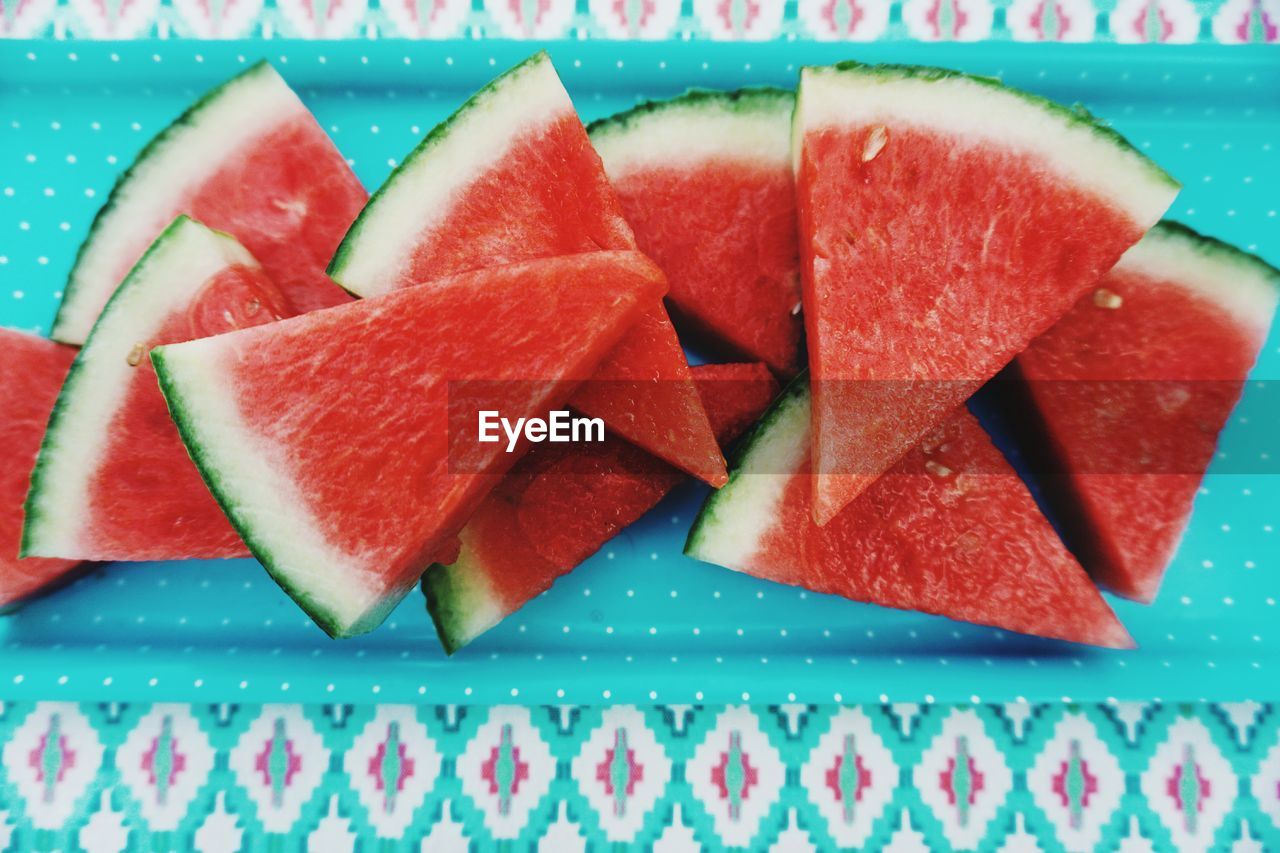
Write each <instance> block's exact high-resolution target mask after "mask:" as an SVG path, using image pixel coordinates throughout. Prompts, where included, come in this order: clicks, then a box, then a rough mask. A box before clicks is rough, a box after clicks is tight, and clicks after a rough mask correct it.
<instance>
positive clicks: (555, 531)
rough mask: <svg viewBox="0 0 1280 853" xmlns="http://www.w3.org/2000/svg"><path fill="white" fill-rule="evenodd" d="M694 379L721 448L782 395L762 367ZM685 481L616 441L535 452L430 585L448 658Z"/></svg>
mask: <svg viewBox="0 0 1280 853" xmlns="http://www.w3.org/2000/svg"><path fill="white" fill-rule="evenodd" d="M693 375H694V379H695V381H697V383H698V390H699V392H700V393H701V395H702V401H703V403H704V404H705V405H706V408H707V414H708V415H709V416H710V418H711V422H712V424H713V425H714V426H715V430H716V437H717V438H718V439H719V440H720V441H721V443H722V444H728V443H729V442H730V441H733V440H734V439H735V438H737V437H738V436H739V435H740V434H741V433H742V432H743V431H744V430H746V428H747V427H748V426H750V425H751V423H752V422H753V421H755V419H756V418H757V417H759V415H760V413H761V412H763V411H764V410H765V408H767V407H768V405H769V402H770V401H771V400H772V399H773V396H774V394H775V393H776V392H777V390H778V386H777V383H776V382H774V380H773V377H772V376H771V375H770V373H769V370H768V368H766V367H765V366H764V365H763V364H717V365H704V366H702V367H695V368H693ZM683 479H684V475H683V474H682V473H681V472H680V471H678V470H676V469H675V468H672V467H671V466H670V465H668V464H666V463H665V462H663V461H662V460H660V459H658V458H657V457H654V456H650V455H649V454H647V453H645V452H644V451H642V450H640V449H639V448H638V447H636V446H635V445H633V444H628V443H627V442H625V441H623V440H621V439H619V438H616V437H610V438H608V439H606V440H605V441H603V442H599V443H590V444H582V443H579V444H562V445H541V446H539V447H537V448H535V449H533V450H532V451H530V452H529V453H528V454H527V455H525V456H524V457H523V458H522V459H521V460H520V462H519V463H518V464H517V465H516V466H515V467H514V468H512V469H511V471H510V472H509V473H508V474H507V476H506V477H505V478H503V480H502V482H501V483H500V484H499V485H498V486H497V487H496V488H495V489H494V490H493V491H492V492H490V493H489V497H488V498H486V499H485V502H484V503H483V504H482V505H481V506H480V509H478V510H476V513H475V515H473V516H472V517H471V520H470V521H468V522H467V526H466V527H465V528H463V530H462V534H461V539H462V550H461V552H460V553H459V555H458V557H457V559H455V560H454V561H453V563H452V564H450V565H447V566H446V565H440V564H437V565H434V566H432V567H431V568H430V569H428V570H427V573H426V575H424V576H423V578H422V591H423V593H424V594H425V595H426V597H427V609H428V610H429V611H430V612H431V618H432V619H433V620H435V624H436V631H437V632H438V633H439V635H440V642H441V644H442V645H443V646H444V648H445V651H446V652H448V653H449V654H453V653H454V652H456V651H457V650H458V649H460V648H462V647H463V646H465V645H466V644H468V643H470V642H471V641H472V640H474V639H475V638H476V637H478V636H479V635H480V634H482V633H484V632H485V631H487V630H489V629H490V628H492V627H493V626H494V625H497V624H498V623H499V622H500V621H502V620H503V619H505V618H506V617H507V616H509V615H511V614H512V613H514V612H515V611H516V610H518V609H519V608H521V607H523V606H524V605H525V604H526V603H527V602H529V601H530V600H531V599H533V598H534V596H536V595H538V594H539V593H541V592H543V591H544V590H546V589H548V588H550V586H551V584H552V583H553V582H555V580H556V579H557V578H559V577H560V576H561V575H563V574H565V573H567V572H568V571H570V570H571V569H573V567H574V566H577V565H578V564H579V563H581V562H582V561H583V560H585V559H587V557H589V556H591V555H592V554H594V553H595V552H596V551H598V550H599V549H600V547H601V546H602V545H604V543H605V542H607V541H609V540H610V539H612V538H613V536H614V535H615V534H616V533H618V531H620V530H622V529H623V528H624V527H626V526H628V525H630V524H631V523H632V522H634V521H636V520H637V519H638V518H640V516H642V515H644V514H645V513H646V512H648V511H649V510H650V509H652V508H653V507H654V505H656V504H657V503H658V501H660V500H662V498H663V496H664V495H666V493H667V492H669V491H671V489H673V488H675V487H676V486H677V485H678V484H679V483H680V482H681V481H682V480H683Z"/></svg>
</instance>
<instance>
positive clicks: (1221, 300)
mask: <svg viewBox="0 0 1280 853" xmlns="http://www.w3.org/2000/svg"><path fill="white" fill-rule="evenodd" d="M1115 270H1116V272H1121V273H1131V274H1134V275H1139V276H1142V277H1144V278H1151V279H1155V280H1157V281H1162V282H1166V283H1169V284H1173V285H1177V286H1178V287H1181V288H1183V289H1185V290H1187V291H1189V292H1191V293H1193V294H1195V295H1196V296H1198V297H1200V298H1202V299H1205V300H1207V301H1209V302H1212V303H1213V304H1215V305H1217V306H1218V307H1220V308H1222V309H1223V310H1224V311H1226V312H1227V313H1228V314H1230V315H1231V318H1232V319H1233V320H1234V321H1235V322H1236V323H1239V324H1240V325H1241V326H1242V327H1244V328H1246V329H1250V330H1251V331H1252V332H1253V333H1254V335H1255V336H1256V337H1257V339H1258V341H1259V343H1261V342H1262V340H1264V339H1265V338H1266V336H1267V334H1268V332H1269V330H1270V328H1271V320H1272V317H1273V316H1274V315H1275V313H1276V305H1277V302H1278V301H1280V270H1276V269H1274V268H1272V267H1269V266H1267V265H1266V264H1264V263H1263V262H1262V261H1260V260H1258V259H1257V258H1255V257H1253V256H1252V255H1247V254H1245V253H1243V252H1240V251H1238V250H1236V249H1233V248H1231V247H1229V246H1227V245H1225V244H1222V243H1217V242H1216V241H1215V242H1211V241H1208V240H1205V239H1199V238H1197V237H1195V236H1193V235H1191V234H1188V233H1186V232H1184V231H1181V230H1175V229H1172V228H1165V227H1163V226H1156V227H1155V228H1153V229H1152V230H1151V231H1149V232H1147V235H1146V236H1145V237H1143V238H1142V239H1141V240H1139V241H1138V242H1137V243H1136V244H1135V245H1134V246H1133V247H1131V248H1130V249H1129V251H1127V252H1125V254H1124V256H1123V257H1121V258H1120V262H1119V263H1117V264H1116V267H1115Z"/></svg>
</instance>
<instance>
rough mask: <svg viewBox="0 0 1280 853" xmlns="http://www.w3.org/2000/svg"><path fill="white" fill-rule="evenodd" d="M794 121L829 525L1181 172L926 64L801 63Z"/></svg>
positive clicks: (1070, 300)
mask: <svg viewBox="0 0 1280 853" xmlns="http://www.w3.org/2000/svg"><path fill="white" fill-rule="evenodd" d="M975 116H983V117H984V118H983V119H982V120H978V119H976V118H975ZM796 132H797V140H798V142H799V147H798V150H797V152H796V157H797V163H796V168H797V178H796V180H797V197H798V210H799V216H800V233H801V257H802V263H801V269H802V274H803V277H804V294H803V296H804V306H805V307H804V316H805V326H806V331H807V335H808V345H809V366H810V368H811V372H812V376H813V381H814V385H813V418H814V435H813V440H814V453H815V459H816V460H817V463H816V468H817V474H818V476H816V477H815V478H814V480H813V485H814V503H813V508H814V517H815V520H817V521H818V523H819V524H824V523H826V522H828V521H830V520H831V519H833V518H834V517H835V516H836V514H837V513H838V512H839V511H840V509H841V508H842V507H844V506H845V505H846V504H847V503H848V502H849V501H851V500H852V499H853V498H855V497H856V496H857V495H858V494H859V493H861V492H862V490H864V489H865V488H867V487H868V486H869V485H870V484H871V483H872V482H874V481H875V479H876V478H877V477H878V476H879V475H880V474H881V473H883V472H884V471H886V470H887V469H888V468H889V467H890V466H891V465H892V464H893V463H894V462H895V461H896V460H897V459H898V458H899V457H900V456H902V454H903V453H905V452H906V451H907V450H909V449H910V448H911V447H913V446H915V445H916V443H917V442H918V441H919V440H920V438H921V437H922V436H923V435H924V434H925V433H926V432H927V431H928V430H929V429H931V428H932V427H933V426H935V425H936V424H938V423H940V422H941V421H942V420H943V418H945V417H946V416H947V414H948V413H949V412H951V411H952V410H953V409H954V408H955V407H956V406H958V405H959V404H960V403H962V402H963V401H964V400H965V399H967V398H968V397H969V396H970V395H971V394H972V393H973V391H975V390H976V389H977V388H978V387H979V386H980V385H981V384H982V383H983V382H984V381H986V380H987V379H989V378H990V377H991V376H993V375H994V374H995V373H996V372H997V371H999V369H1000V368H1001V367H1003V366H1004V365H1005V364H1006V363H1008V362H1009V361H1010V360H1011V359H1012V358H1013V357H1014V356H1015V355H1016V354H1017V353H1018V352H1019V351H1020V350H1022V349H1023V348H1024V347H1025V346H1026V345H1027V343H1028V342H1030V341H1031V339H1032V338H1034V337H1035V336H1036V335H1038V334H1040V333H1041V332H1043V331H1044V330H1046V329H1047V328H1048V327H1049V326H1050V325H1052V323H1053V322H1054V321H1055V320H1057V319H1058V318H1059V317H1060V316H1062V315H1063V314H1064V313H1066V311H1067V310H1068V309H1069V308H1070V307H1071V306H1072V305H1073V304H1074V303H1075V301H1076V299H1077V298H1079V296H1080V295H1081V294H1083V293H1084V292H1085V291H1086V290H1088V289H1089V288H1090V287H1091V286H1092V285H1094V284H1095V283H1096V282H1097V280H1098V279H1099V278H1100V277H1101V276H1102V274H1103V273H1104V272H1106V270H1108V269H1109V268H1110V267H1111V266H1113V265H1114V264H1115V262H1116V261H1117V260H1118V259H1119V258H1120V255H1121V254H1122V253H1123V252H1124V250H1125V249H1127V248H1128V247H1129V246H1130V245H1132V244H1133V243H1135V242H1136V241H1137V240H1138V238H1139V237H1141V236H1142V234H1143V233H1144V232H1145V231H1146V230H1147V229H1148V228H1149V227H1150V226H1151V225H1153V224H1154V223H1155V221H1156V220H1157V219H1158V218H1159V216H1160V214H1161V213H1162V212H1163V211H1164V209H1165V208H1166V207H1167V205H1168V204H1169V202H1170V201H1171V200H1172V198H1173V195H1174V193H1175V191H1176V184H1175V183H1174V182H1173V181H1172V180H1171V179H1169V178H1168V176H1166V175H1164V174H1163V173H1162V172H1160V170H1159V169H1158V168H1156V167H1155V166H1154V165H1153V164H1152V163H1151V162H1150V161H1148V160H1147V159H1146V158H1144V157H1143V156H1142V155H1141V154H1139V153H1138V152H1137V151H1135V150H1134V149H1132V148H1131V147H1130V146H1129V145H1128V144H1127V143H1126V142H1124V140H1123V139H1121V138H1120V137H1119V136H1117V135H1116V134H1114V133H1113V132H1111V131H1108V130H1106V129H1104V128H1102V127H1100V126H1098V125H1096V124H1095V123H1094V122H1092V121H1091V120H1090V119H1088V117H1087V116H1083V115H1081V114H1080V113H1077V112H1073V111H1069V110H1065V109H1063V108H1061V107H1057V106H1055V105H1051V104H1050V103H1049V102H1047V101H1041V100H1040V99H1037V98H1034V97H1032V96H1029V95H1024V94H1022V93H1018V92H1015V91H1013V90H1010V89H1005V88H1004V87H1002V86H1000V85H999V84H997V83H994V82H992V81H989V80H983V79H977V78H969V77H964V76H962V75H957V74H953V73H949V72H941V71H937V70H926V69H912V68H898V67H867V66H859V65H853V64H849V65H841V66H835V67H832V68H822V69H805V72H804V74H803V76H802V82H801V88H800V94H799V101H798V106H797V111H796Z"/></svg>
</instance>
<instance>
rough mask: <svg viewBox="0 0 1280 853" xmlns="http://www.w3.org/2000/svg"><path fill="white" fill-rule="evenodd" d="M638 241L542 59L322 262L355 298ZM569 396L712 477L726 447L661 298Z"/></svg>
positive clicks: (421, 163)
mask: <svg viewBox="0 0 1280 853" xmlns="http://www.w3.org/2000/svg"><path fill="white" fill-rule="evenodd" d="M635 248H636V243H635V239H634V237H633V236H632V233H631V229H630V227H629V226H628V225H627V222H626V220H625V219H624V218H623V215H622V209H621V207H620V206H619V204H618V199H617V197H616V196H615V194H614V192H613V188H612V187H611V186H610V185H609V181H608V179H607V178H606V177H605V173H604V169H603V168H602V166H601V163H600V158H599V156H598V155H597V154H596V152H595V149H593V148H592V147H591V142H590V140H589V139H588V138H587V133H586V130H585V128H583V126H582V122H581V121H580V120H579V119H578V115H577V113H576V112H574V109H573V104H572V102H571V101H570V100H569V96H568V93H566V92H565V90H564V87H563V85H561V83H560V80H559V78H558V77H557V76H556V73H555V70H554V68H552V66H551V61H550V59H549V58H547V56H546V54H538V55H536V56H534V57H533V58H531V59H529V60H527V61H526V62H524V63H522V64H521V65H519V66H516V68H514V69H512V70H511V71H509V72H507V73H506V74H504V75H503V76H502V77H499V78H498V79H497V80H495V81H494V82H493V83H491V84H490V85H489V86H488V87H486V88H485V89H483V90H481V92H480V93H478V94H477V95H476V96H475V97H473V98H472V99H471V100H470V101H468V102H467V104H465V105H464V106H463V107H462V108H461V109H460V110H459V111H458V112H457V113H455V114H454V115H453V116H452V117H451V118H450V119H448V120H447V121H446V122H444V123H443V124H441V125H440V126H439V127H437V128H436V129H435V130H433V131H432V132H431V133H430V134H429V135H428V136H427V138H426V139H424V140H423V142H422V144H421V145H420V146H419V147H418V148H417V149H415V151H414V152H413V153H411V154H410V155H409V156H408V157H407V158H406V159H405V161H404V162H403V163H402V164H401V165H400V166H399V167H398V168H397V169H396V170H395V172H393V173H392V175H391V176H390V177H389V178H388V179H387V182H386V183H385V184H384V185H383V186H382V188H381V189H380V190H378V192H377V193H375V194H374V197H373V198H372V199H371V200H370V202H369V204H368V206H367V207H366V208H365V210H364V212H363V213H362V214H361V215H360V218H359V219H358V220H357V221H356V223H355V224H354V225H353V226H352V228H351V231H350V233H349V234H348V235H347V238H346V239H345V240H344V241H343V243H342V245H341V246H340V247H339V249H338V251H337V253H336V254H335V255H334V257H333V260H332V262H331V263H330V265H329V272H330V274H331V275H332V276H333V277H334V280H336V281H337V282H339V283H340V284H341V285H342V286H343V287H345V288H346V289H347V290H349V291H351V292H352V293H355V294H357V295H360V296H372V295H375V294H378V293H385V292H387V291H389V290H392V289H396V288H401V287H408V286H413V285H416V284H418V283H420V282H424V281H431V280H433V279H437V278H440V277H443V276H449V275H454V274H456V273H460V272H464V271H467V270H475V269H481V268H485V267H489V266H493V265H496V264H502V263H511V262H517V261H528V260H534V259H538V258H549V257H559V256H563V255H570V254H576V253H586V252H595V251H600V250H633V249H635ZM594 378H595V379H597V380H599V381H593V382H592V383H591V384H590V386H589V387H586V388H583V389H582V390H581V391H580V392H579V393H578V394H576V395H575V396H574V397H573V398H572V399H571V400H570V404H571V405H572V406H573V407H574V408H576V409H578V410H579V411H581V412H583V413H585V414H588V415H591V416H593V417H600V418H602V419H603V420H604V421H605V423H606V425H607V426H608V428H609V429H611V430H612V431H614V432H617V433H618V434H620V435H622V436H623V437H624V438H627V439H628V440H630V441H632V442H634V443H636V444H638V445H640V446H641V447H642V448H644V449H645V450H648V451H649V452H650V453H653V454H654V455H656V456H659V457H661V458H663V459H665V460H667V461H668V462H671V463H672V464H673V465H676V466H677V467H679V468H681V469H683V470H685V471H688V472H689V473H691V474H693V475H694V476H696V477H698V478H700V479H703V480H706V481H707V482H710V483H712V484H719V483H722V482H724V478H725V468H724V458H723V457H722V456H721V454H720V451H719V449H718V447H717V446H716V442H715V436H714V435H713V434H712V431H711V426H710V424H709V423H708V422H707V417H706V413H705V412H704V411H703V410H702V405H701V402H700V401H699V399H698V393H697V389H696V388H695V387H694V385H693V381H692V379H691V378H690V376H689V365H688V363H687V361H686V360H685V356H684V352H683V350H682V349H681V348H680V344H679V341H678V340H677V339H676V334H675V330H674V329H673V328H672V327H671V321H670V319H669V318H668V317H667V314H666V311H665V310H664V309H663V307H662V305H661V303H657V304H655V305H653V306H652V307H651V308H650V311H649V313H648V315H647V316H646V317H645V318H644V320H643V321H642V322H641V323H638V324H637V325H636V326H635V327H634V329H633V330H632V331H631V333H630V334H629V335H628V336H627V337H626V338H624V339H623V341H622V342H621V344H620V345H619V347H618V349H617V350H616V351H614V352H612V353H610V354H609V356H608V357H607V358H606V359H605V360H604V361H603V362H602V363H601V365H600V373H599V375H598V376H597V377H594Z"/></svg>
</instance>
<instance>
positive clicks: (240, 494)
mask: <svg viewBox="0 0 1280 853" xmlns="http://www.w3.org/2000/svg"><path fill="white" fill-rule="evenodd" d="M285 322H287V321H285ZM237 336H238V335H237V333H235V332H231V333H228V334H226V335H219V336H217V337H213V338H203V339H201V340H196V341H190V342H187V343H181V344H173V345H171V346H165V347H157V348H156V349H155V350H154V352H153V356H154V358H155V360H156V362H157V367H158V369H160V370H162V371H163V374H164V388H165V396H166V399H167V401H168V404H169V408H170V411H171V412H172V413H173V415H174V417H175V419H178V420H180V421H181V427H182V430H181V431H182V434H183V441H184V443H186V444H187V447H188V449H189V450H190V452H191V454H192V457H193V458H194V459H196V464H197V467H198V468H199V469H200V471H201V474H202V475H204V476H205V478H206V481H208V485H209V487H210V489H211V490H212V491H213V493H214V495H215V496H216V497H217V499H218V503H219V504H220V505H221V507H222V509H223V511H224V512H225V513H226V514H227V517H228V518H229V519H230V520H231V521H232V523H233V525H234V526H235V528H236V530H237V531H239V532H240V534H241V536H242V537H243V538H244V540H245V543H246V544H247V545H248V546H249V548H250V550H252V551H253V553H254V555H255V556H257V557H258V558H259V559H261V560H262V561H263V563H264V565H265V566H266V568H267V569H268V570H269V571H270V572H271V573H272V575H273V576H274V577H276V580H277V582H279V583H280V584H281V585H282V586H285V587H286V588H287V589H289V590H291V594H293V595H294V596H295V597H297V598H298V599H299V600H300V603H303V604H304V607H305V608H306V610H307V612H308V613H310V614H312V615H313V616H319V617H320V621H322V622H323V623H324V624H325V625H326V626H329V625H335V624H336V625H339V626H343V627H345V626H350V625H353V624H357V623H359V622H360V621H361V620H362V619H363V618H364V617H365V616H366V615H367V614H369V613H370V612H371V611H376V610H377V609H378V608H379V607H380V606H381V602H382V599H383V598H384V596H383V587H382V582H381V580H380V579H379V578H376V577H368V578H366V574H367V571H366V568H365V567H364V565H363V564H362V563H361V561H360V560H358V559H357V558H355V557H352V556H351V555H349V554H346V553H344V552H342V551H341V550H339V549H337V548H334V547H332V546H330V544H329V540H328V537H326V536H325V534H324V532H323V531H322V530H321V528H320V526H319V524H318V523H317V522H316V519H315V518H314V517H313V516H312V514H311V513H310V512H309V511H308V510H307V507H308V506H309V502H308V501H307V499H306V498H305V497H304V496H303V495H302V494H301V493H300V492H299V490H298V488H297V486H296V484H295V482H294V479H293V477H292V476H291V474H290V473H289V468H288V463H287V459H286V454H287V449H286V448H283V447H279V446H277V445H275V444H274V443H271V442H268V441H265V440H264V439H263V437H262V435H261V433H260V432H258V431H256V430H252V429H250V428H249V426H248V425H247V424H246V423H245V421H244V418H243V417H242V416H241V409H240V398H239V394H238V393H237V389H236V388H235V387H234V386H233V385H232V384H231V383H230V382H229V380H228V373H227V371H226V369H225V367H224V366H223V365H224V364H225V361H226V359H228V358H233V357H234V355H235V348H236V346H237V342H236V338H237ZM193 439H194V440H193ZM209 471H216V472H217V479H216V482H215V481H209V478H208V474H207V472H209ZM286 555H287V556H286ZM272 557H274V558H275V559H271V558H272ZM285 566H287V567H288V570H287V571H284V570H283V568H282V567H285ZM281 573H283V576H282V574H281ZM366 580H367V582H365V581H366ZM326 630H327V628H326Z"/></svg>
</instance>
